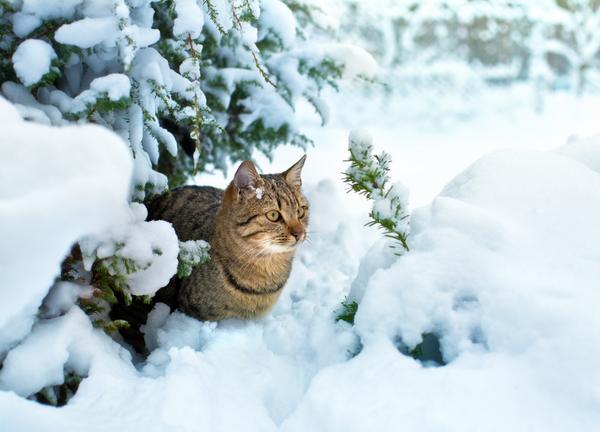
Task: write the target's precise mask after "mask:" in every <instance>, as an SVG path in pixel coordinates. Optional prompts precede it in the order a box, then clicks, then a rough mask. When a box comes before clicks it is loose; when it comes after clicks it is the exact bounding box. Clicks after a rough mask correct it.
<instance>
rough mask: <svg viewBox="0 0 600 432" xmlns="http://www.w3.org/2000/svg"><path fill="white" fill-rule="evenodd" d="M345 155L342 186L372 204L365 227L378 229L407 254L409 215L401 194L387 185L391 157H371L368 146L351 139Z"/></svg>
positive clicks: (392, 186)
mask: <svg viewBox="0 0 600 432" xmlns="http://www.w3.org/2000/svg"><path fill="white" fill-rule="evenodd" d="M355 139H357V140H358V139H359V138H355ZM349 151H350V159H349V160H348V162H350V167H349V168H348V169H347V170H346V172H345V173H344V182H345V183H347V184H348V185H349V186H350V189H351V190H352V191H354V192H356V193H358V194H360V195H364V196H366V197H367V199H370V200H373V201H374V206H373V210H371V212H370V213H369V217H370V218H371V221H370V222H369V223H368V224H367V225H369V226H377V227H379V228H380V229H381V230H383V232H384V234H385V236H386V237H388V238H391V239H393V240H395V241H396V242H397V243H399V244H400V245H401V247H402V248H403V249H404V251H406V252H408V251H409V250H410V249H409V246H408V241H407V237H408V226H407V224H406V222H407V220H408V218H409V215H408V214H407V213H406V209H405V204H404V202H403V200H402V196H401V191H399V190H398V187H397V186H394V185H390V184H389V183H390V176H389V171H390V164H391V157H390V156H389V155H388V154H387V153H385V152H382V153H381V154H379V155H374V154H373V146H372V145H371V143H370V142H367V141H365V142H353V141H352V138H351V141H350V148H349ZM382 209H383V210H387V211H383V210H382Z"/></svg>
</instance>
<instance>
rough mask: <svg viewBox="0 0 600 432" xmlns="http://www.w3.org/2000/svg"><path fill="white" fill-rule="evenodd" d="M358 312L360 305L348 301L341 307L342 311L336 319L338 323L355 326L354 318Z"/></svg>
mask: <svg viewBox="0 0 600 432" xmlns="http://www.w3.org/2000/svg"><path fill="white" fill-rule="evenodd" d="M357 310H358V303H357V302H355V301H351V302H349V301H348V300H344V301H343V302H342V305H341V307H340V310H339V311H338V312H337V316H336V317H335V320H336V321H345V322H347V323H348V324H352V325H354V316H355V315H356V311H357Z"/></svg>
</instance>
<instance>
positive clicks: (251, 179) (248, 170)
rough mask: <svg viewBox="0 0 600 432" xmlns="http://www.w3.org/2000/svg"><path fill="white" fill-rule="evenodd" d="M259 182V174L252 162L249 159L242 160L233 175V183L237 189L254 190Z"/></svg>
mask: <svg viewBox="0 0 600 432" xmlns="http://www.w3.org/2000/svg"><path fill="white" fill-rule="evenodd" d="M259 183H260V175H259V174H258V171H256V167H255V166H254V164H253V163H252V162H251V161H249V160H245V161H244V162H242V163H241V164H240V166H239V168H238V169H237V171H236V173H235V176H234V177H233V184H234V185H235V186H236V187H237V188H238V189H239V190H254V189H255V188H256V187H257V186H258V184H259Z"/></svg>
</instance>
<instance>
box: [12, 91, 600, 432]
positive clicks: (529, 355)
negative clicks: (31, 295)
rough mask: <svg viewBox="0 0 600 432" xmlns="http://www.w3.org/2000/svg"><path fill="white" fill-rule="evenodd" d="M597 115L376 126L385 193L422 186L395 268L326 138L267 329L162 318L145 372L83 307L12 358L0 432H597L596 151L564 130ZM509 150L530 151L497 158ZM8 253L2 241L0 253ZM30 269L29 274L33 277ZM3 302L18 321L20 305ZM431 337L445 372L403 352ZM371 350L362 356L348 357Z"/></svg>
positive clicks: (281, 158)
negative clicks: (71, 376)
mask: <svg viewBox="0 0 600 432" xmlns="http://www.w3.org/2000/svg"><path fill="white" fill-rule="evenodd" d="M369 102H370V103H374V101H369ZM592 102H593V99H590V100H589V101H587V102H583V103H582V107H583V108H585V109H582V111H581V113H583V114H584V115H580V114H581V113H579V114H578V113H577V111H576V110H575V109H572V108H573V106H572V105H567V104H565V103H564V101H563V100H561V99H560V98H558V99H556V100H554V105H553V106H554V107H555V108H556V110H555V111H554V108H552V106H550V103H549V108H548V112H546V114H545V116H544V117H541V118H537V117H529V116H526V115H524V114H523V113H522V112H519V117H518V120H515V118H514V117H509V118H507V119H505V120H501V119H500V117H497V116H496V117H493V120H491V118H492V117H485V116H482V117H479V118H477V119H476V120H473V121H470V122H467V123H465V124H464V125H456V124H455V125H450V126H445V127H444V126H439V128H438V129H435V128H429V129H425V128H422V126H421V125H419V124H415V123H411V122H406V121H404V120H403V119H402V118H401V117H397V118H394V119H390V120H389V121H393V122H396V123H397V124H395V125H394V126H393V127H390V126H389V125H388V126H387V129H379V128H378V129H376V130H373V134H372V137H373V138H372V142H373V145H374V147H375V153H378V152H379V151H381V150H385V151H388V152H389V153H390V154H391V155H392V158H393V163H392V170H391V176H392V178H393V180H394V181H397V180H401V181H402V182H403V183H404V184H408V185H409V186H411V187H412V186H414V188H413V189H412V192H415V193H414V194H411V196H413V197H414V200H413V201H412V205H413V206H414V209H413V215H412V219H411V236H410V238H409V244H410V246H411V251H410V252H409V253H407V254H405V255H404V256H402V257H397V256H395V255H394V254H393V252H394V251H393V250H391V249H390V248H389V247H388V246H389V245H388V243H387V242H386V241H384V240H382V237H381V234H380V233H379V232H377V231H376V230H375V229H372V228H365V227H363V223H364V222H365V221H366V214H367V213H368V210H369V207H370V203H368V202H366V201H364V200H363V199H362V198H361V197H356V196H353V195H347V194H345V193H344V189H345V187H344V185H343V184H341V182H340V180H339V176H340V175H339V173H340V172H342V171H343V169H344V168H345V166H344V165H343V163H342V160H343V159H344V158H347V130H348V129H349V128H347V127H342V126H340V125H339V124H338V125H337V126H334V127H332V128H330V129H328V130H326V131H324V132H322V133H321V134H320V135H319V134H317V135H316V136H317V148H316V149H315V150H312V151H309V154H308V159H307V163H306V166H305V169H304V171H303V180H304V184H305V190H306V193H307V196H308V199H309V201H310V204H311V206H310V213H311V214H310V228H309V237H310V239H311V241H310V242H308V243H306V244H304V245H303V246H301V248H300V250H299V251H298V254H297V257H296V261H295V263H294V268H293V271H292V274H291V277H290V280H289V282H288V284H287V285H286V287H285V289H284V292H283V293H282V296H281V298H280V300H279V301H278V303H277V305H276V307H275V308H274V310H273V311H272V313H270V314H269V315H267V316H266V317H265V318H263V319H261V320H258V321H250V322H242V321H238V320H229V321H226V322H221V323H218V324H214V323H202V322H199V321H197V320H194V319H192V318H189V317H187V316H185V315H183V314H181V313H179V312H175V313H172V314H170V311H169V310H168V307H167V306H165V305H160V304H159V305H157V307H156V308H155V310H154V311H153V312H152V314H151V317H150V320H149V322H148V323H147V325H146V328H145V329H144V331H145V336H146V341H147V343H148V345H149V346H150V347H151V348H152V349H153V351H152V353H151V355H150V357H149V358H148V359H147V360H146V361H142V362H140V361H139V360H137V361H132V359H131V356H130V355H129V353H128V352H127V351H125V350H124V349H123V348H121V347H120V346H119V345H118V344H117V343H116V342H114V341H113V340H111V339H110V338H109V337H108V336H106V335H104V334H103V333H102V332H100V331H99V330H94V329H93V328H92V327H91V325H90V324H89V321H88V319H87V318H86V317H85V315H83V313H81V311H79V310H78V309H76V308H73V309H71V310H70V311H69V312H67V313H66V314H65V315H63V316H60V317H56V318H51V319H47V320H40V321H39V322H38V323H37V324H36V325H35V326H34V327H33V330H32V331H31V333H29V335H28V336H27V337H26V339H25V340H24V341H23V342H22V343H21V344H19V345H17V346H16V347H15V348H14V349H12V350H11V351H10V352H9V354H8V356H7V357H6V358H5V360H4V365H5V366H4V368H3V370H2V372H0V389H1V390H0V425H1V426H2V429H3V430H4V429H6V430H18V431H33V430H35V431H77V430H86V431H106V430H113V429H114V430H126V431H164V430H174V431H197V430H211V431H230V430H237V429H243V430H247V431H261V432H262V431H307V430H310V431H312V430H316V431H339V430H349V431H365V430H385V431H387V430H408V431H416V430H418V431H431V432H439V431H461V432H463V431H467V432H469V431H473V432H479V431H507V430H511V431H540V432H541V431H543V432H555V431H556V432H562V431H566V430H578V431H586V432H587V431H590V432H591V431H596V430H598V429H600V391H599V389H600V375H599V374H598V372H597V367H596V363H597V362H596V359H597V358H598V356H599V355H600V347H598V345H597V344H596V343H595V341H596V340H597V339H598V336H599V334H598V329H600V316H599V315H598V313H597V311H596V310H597V305H598V304H599V301H600V291H598V289H597V281H598V280H599V279H600V266H599V265H598V261H599V260H600V226H599V225H598V223H597V221H598V220H599V218H600V164H599V161H600V138H598V137H595V138H594V137H592V138H587V139H577V138H572V139H570V140H569V142H568V143H567V144H564V143H565V142H567V140H566V138H567V137H566V136H565V135H564V132H565V130H566V129H568V130H569V132H576V133H577V134H578V135H580V136H586V135H589V130H591V129H594V128H597V126H596V125H597V119H596V117H595V115H594V114H593V113H595V112H597V111H596V110H595V109H593V108H594V107H596V108H597V105H594V103H592ZM596 103H597V101H596ZM586 104H587V105H586ZM586 113H587V114H586ZM396 114H397V113H396ZM7 115H11V116H12V119H13V120H14V119H15V118H16V117H15V116H16V115H17V114H16V113H14V112H13V113H12V114H11V113H10V112H9V113H7ZM391 115H392V113H386V116H391ZM570 115H573V117H574V118H575V120H576V122H575V123H569V121H570V120H569V116H570ZM5 118H6V117H5ZM0 121H2V120H0ZM503 121H505V122H506V123H503ZM509 125H510V127H508V126H509ZM542 126H545V127H542ZM576 126H578V127H576ZM28 127H29V126H28ZM336 127H337V128H339V129H336ZM359 135H360V137H361V139H362V138H364V137H367V136H368V135H366V133H360V134H359ZM359 135H355V137H358V136H359ZM511 137H512V139H513V140H512V141H511V140H510V139H509V138H511ZM563 144H564V145H563ZM508 145H511V146H513V147H521V148H520V149H510V150H506V149H505V150H500V151H493V150H495V149H497V148H502V147H507V146H508ZM319 146H320V147H319ZM299 153H300V150H298V149H296V150H290V149H289V148H285V147H284V148H281V149H278V150H277V151H275V152H274V154H273V157H274V161H275V163H276V164H277V165H274V164H268V163H267V162H264V163H263V164H261V165H262V168H263V169H264V171H265V172H280V171H282V169H283V168H285V167H287V166H288V165H289V163H290V161H293V160H296V159H297V156H298V154H299ZM481 155H483V157H480V156H481ZM0 160H4V159H0ZM259 161H260V159H259ZM15 169H16V168H15ZM0 173H2V174H4V171H1V172H0ZM457 174H458V175H457ZM14 175H16V174H14ZM452 176H455V177H454V178H453V179H451V177H452ZM27 179H28V180H29V181H33V180H36V179H37V177H36V178H33V179H30V178H29V177H28V178H27ZM450 179H451V180H450ZM419 180H421V181H422V183H423V184H421V185H420V184H419ZM449 180H450V181H449ZM44 181H45V182H47V179H45V180H44ZM199 182H201V183H203V184H206V183H212V184H215V185H220V186H222V185H223V183H224V182H225V179H219V178H218V177H217V176H213V177H208V176H204V177H202V178H200V179H199ZM5 184H7V182H6V181H3V182H2V185H5ZM10 184H11V187H10V188H8V189H9V190H10V191H12V190H13V188H14V186H13V185H14V184H15V183H14V182H11V183H10ZM444 184H445V186H444ZM14 193H15V194H16V195H17V196H19V194H20V193H21V192H20V190H18V189H17V190H16V191H14ZM53 202H54V203H55V205H56V201H53ZM60 203H61V206H64V203H63V202H62V201H61V202H60ZM415 203H416V204H415ZM49 208H53V207H49ZM138 210H140V209H138ZM138 210H135V211H138ZM61 211H62V207H61ZM140 211H141V210H140ZM138 216H139V215H138ZM69 217H70V216H69V214H66V215H64V221H65V223H70V222H72V219H69ZM89 217H90V218H92V216H89ZM94 217H95V216H94ZM36 220H39V218H38V219H36ZM76 222H77V223H82V221H80V220H76ZM21 223H22V221H21V220H19V222H18V223H17V222H16V221H12V225H10V224H2V225H1V226H2V227H3V228H4V229H7V230H11V231H10V232H12V231H14V229H15V228H14V227H19V226H22V225H20V224H21ZM60 227H61V229H70V228H71V227H70V226H67V227H64V226H63V225H60ZM36 228H37V229H38V230H39V232H37V235H36V240H37V242H38V244H39V242H40V241H41V240H44V239H45V240H44V241H46V240H48V241H49V240H54V239H55V236H56V233H55V232H54V231H55V229H54V226H46V225H44V226H43V227H36ZM28 229H30V228H29V227H28ZM15 235H16V234H15ZM19 245H20V243H19ZM19 247H22V246H19ZM7 248H8V249H7ZM15 248H17V249H16V250H20V249H18V247H16V246H14V243H13V246H10V245H9V246H5V243H1V244H0V253H2V254H4V255H3V257H4V256H7V255H8V254H14V250H15ZM32 250H35V249H32ZM29 252H30V250H28V253H29ZM11 258H12V256H11ZM3 259H4V258H3ZM19 259H21V260H24V258H23V257H22V256H21V258H19ZM27 260H28V261H23V264H21V265H22V270H21V272H22V273H23V274H24V275H25V276H27V277H33V276H31V275H30V274H29V273H31V272H29V273H27V270H29V269H30V263H31V261H30V257H29V256H28V257H27ZM1 262H2V263H4V261H1ZM56 262H59V260H56V261H55V263H56ZM55 265H56V264H55ZM55 271H56V270H55ZM37 276H39V275H36V276H35V277H37ZM20 277H21V278H22V277H23V276H22V275H21V276H20ZM18 282H19V283H21V280H19V281H18ZM350 290H351V292H350ZM349 294H350V296H351V298H352V299H356V300H358V301H359V303H360V306H359V308H358V313H357V315H356V320H355V326H354V327H352V326H351V325H349V324H347V323H345V322H335V319H334V316H335V311H336V309H337V308H338V306H339V304H340V302H341V301H342V300H343V299H344V298H345V297H346V296H348V295H349ZM58 303H60V302H57V304H58ZM0 305H2V306H4V307H5V308H7V310H9V309H10V308H11V307H13V305H14V302H13V299H12V297H11V298H9V299H8V300H7V303H6V304H2V303H0ZM0 307H1V306H0ZM0 316H6V314H1V315H0ZM425 332H427V333H430V332H433V333H436V334H438V335H439V336H440V342H441V349H442V353H443V355H444V359H445V360H446V362H448V364H447V365H445V366H441V367H432V366H431V365H422V364H420V363H419V362H418V361H416V360H414V359H412V358H411V357H409V356H406V355H404V354H402V353H401V352H400V351H399V350H398V349H397V347H398V345H399V342H400V340H401V341H402V342H403V343H404V344H406V345H408V346H409V347H414V346H415V345H416V344H417V343H419V341H420V340H421V335H422V333H425ZM50 335H52V337H51V336H50ZM359 338H360V341H361V343H362V351H361V352H360V353H359V354H358V355H357V356H356V357H353V358H350V355H349V352H355V351H356V349H357V346H358V341H359ZM38 359H44V362H40V361H36V360H38ZM65 369H66V370H75V371H77V372H79V373H81V374H83V375H85V376H87V378H85V379H84V380H83V382H82V384H81V386H80V388H79V390H78V392H77V394H76V395H75V397H74V398H73V399H71V401H70V402H69V404H68V405H67V406H66V407H63V408H58V409H56V408H49V407H46V406H42V405H39V404H37V403H35V402H33V401H30V400H27V399H25V397H26V396H28V395H30V394H31V393H33V392H35V391H37V390H38V389H39V388H41V387H43V386H45V385H50V384H56V383H60V382H61V378H62V371H63V370H65Z"/></svg>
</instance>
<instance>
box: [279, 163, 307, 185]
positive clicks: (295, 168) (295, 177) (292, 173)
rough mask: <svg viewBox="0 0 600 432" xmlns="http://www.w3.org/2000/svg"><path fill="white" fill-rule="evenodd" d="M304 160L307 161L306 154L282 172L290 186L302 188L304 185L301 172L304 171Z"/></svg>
mask: <svg viewBox="0 0 600 432" xmlns="http://www.w3.org/2000/svg"><path fill="white" fill-rule="evenodd" d="M304 161H306V155H304V156H302V157H301V158H300V160H299V161H298V162H296V163H295V164H294V165H292V166H291V167H289V168H288V169H287V170H286V171H284V172H283V173H282V175H283V177H284V178H285V181H287V183H288V184H289V185H290V186H293V187H296V188H300V186H302V178H301V176H300V174H301V173H302V167H303V166H304Z"/></svg>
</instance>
